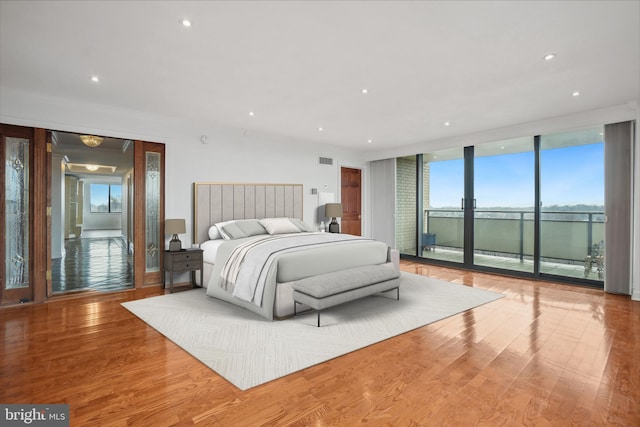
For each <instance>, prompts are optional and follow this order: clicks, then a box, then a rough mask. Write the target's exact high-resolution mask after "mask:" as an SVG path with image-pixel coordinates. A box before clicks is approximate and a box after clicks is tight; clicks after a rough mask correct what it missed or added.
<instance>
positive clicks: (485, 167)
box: [470, 137, 535, 273]
mask: <svg viewBox="0 0 640 427" xmlns="http://www.w3.org/2000/svg"><path fill="white" fill-rule="evenodd" d="M473 161H474V165H473V170H474V175H473V183H472V184H473V194H474V198H473V203H470V205H472V206H471V210H472V211H473V230H474V238H473V264H474V265H480V266H485V267H494V268H501V269H505V270H516V271H525V272H529V273H533V268H534V267H533V247H534V244H533V243H534V206H535V156H534V146H533V137H527V138H519V139H513V140H508V141H498V142H494V143H488V144H482V145H478V146H475V147H474V159H473Z"/></svg>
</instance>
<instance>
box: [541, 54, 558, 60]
mask: <svg viewBox="0 0 640 427" xmlns="http://www.w3.org/2000/svg"><path fill="white" fill-rule="evenodd" d="M555 57H556V54H555V53H549V54H547V55H545V56H544V60H545V61H551V60H552V59H553V58H555Z"/></svg>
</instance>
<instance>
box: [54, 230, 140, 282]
mask: <svg viewBox="0 0 640 427" xmlns="http://www.w3.org/2000/svg"><path fill="white" fill-rule="evenodd" d="M115 234H117V236H115ZM93 235H95V236H96V237H91V236H92V234H91V232H89V231H87V232H83V237H82V238H79V239H67V240H66V241H65V251H66V255H65V256H64V257H63V258H58V259H54V260H53V268H52V278H53V279H52V280H53V285H52V287H53V293H54V294H60V293H65V292H78V291H99V292H109V291H116V290H123V289H130V288H133V254H132V253H131V254H129V253H128V251H127V242H126V240H125V239H124V238H123V237H121V236H120V231H119V230H118V232H117V233H108V232H104V231H102V230H101V231H100V232H99V233H94V234H93Z"/></svg>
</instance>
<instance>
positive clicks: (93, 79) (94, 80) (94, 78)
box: [91, 76, 100, 83]
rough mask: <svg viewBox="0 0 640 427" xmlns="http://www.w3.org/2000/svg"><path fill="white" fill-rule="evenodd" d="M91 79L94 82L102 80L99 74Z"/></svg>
mask: <svg viewBox="0 0 640 427" xmlns="http://www.w3.org/2000/svg"><path fill="white" fill-rule="evenodd" d="M91 81H92V82H94V83H98V82H99V81H100V78H99V77H98V76H91Z"/></svg>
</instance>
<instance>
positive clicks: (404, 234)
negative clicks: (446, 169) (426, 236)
mask: <svg viewBox="0 0 640 427" xmlns="http://www.w3.org/2000/svg"><path fill="white" fill-rule="evenodd" d="M423 168H424V169H423V174H424V175H423V180H424V185H423V190H422V191H423V193H422V196H423V198H424V199H423V201H424V207H425V208H426V207H427V206H429V174H430V168H429V163H424V166H423ZM416 190H417V184H416V156H408V157H399V158H397V159H396V246H397V249H398V250H400V253H403V254H408V255H416V233H417V227H418V225H417V223H416ZM421 211H422V212H424V209H421ZM425 220H426V218H425ZM426 227H427V224H426V222H425V224H424V229H425V230H426V229H427V228H426ZM418 255H420V254H418Z"/></svg>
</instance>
